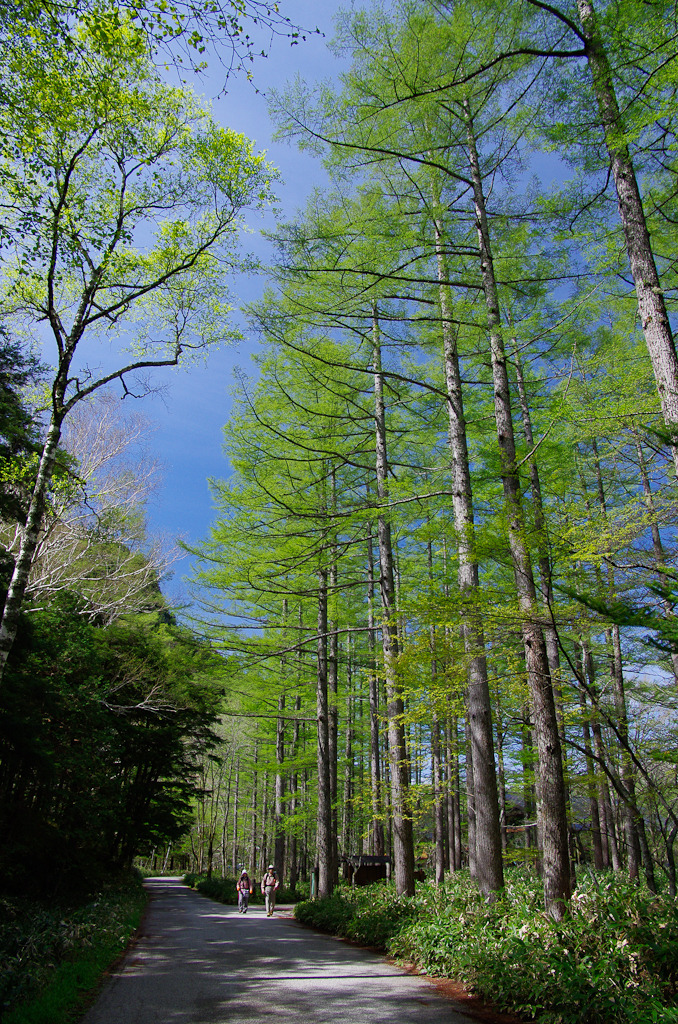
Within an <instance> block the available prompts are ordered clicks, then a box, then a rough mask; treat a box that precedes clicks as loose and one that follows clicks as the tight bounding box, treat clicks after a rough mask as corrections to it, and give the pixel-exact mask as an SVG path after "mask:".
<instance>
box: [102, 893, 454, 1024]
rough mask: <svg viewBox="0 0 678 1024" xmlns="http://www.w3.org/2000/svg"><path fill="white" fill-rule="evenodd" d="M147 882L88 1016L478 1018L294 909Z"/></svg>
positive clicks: (187, 1021)
mask: <svg viewBox="0 0 678 1024" xmlns="http://www.w3.org/2000/svg"><path fill="white" fill-rule="evenodd" d="M146 884H147V886H148V888H149V889H150V892H151V895H152V900H151V902H150V905H149V909H148V911H147V913H146V916H145V918H144V923H143V925H142V928H141V932H140V935H139V937H138V939H137V941H136V943H135V944H134V945H133V946H132V947H131V948H130V950H129V951H128V953H127V954H126V956H125V957H124V959H123V960H122V961H121V962H120V963H119V964H118V966H117V968H116V969H115V971H114V972H113V974H112V976H111V977H110V978H109V979H108V981H107V982H106V984H105V986H104V988H103V990H102V992H101V995H100V996H99V999H98V1000H97V1002H96V1003H95V1004H94V1006H92V1008H91V1009H90V1010H89V1011H88V1013H87V1014H86V1016H85V1018H84V1020H83V1022H82V1024H263V1022H264V1021H266V1022H268V1024H271V1022H272V1024H288V1022H294V1024H471V1022H470V1018H468V1017H467V1016H465V1015H463V1014H461V1013H459V1012H457V1011H456V1010H455V1008H454V1004H453V1003H452V1002H450V1001H449V1000H447V999H445V998H444V996H441V995H439V994H438V992H437V991H436V990H435V988H434V987H433V985H431V984H430V983H429V982H427V981H426V980H425V979H423V978H418V977H416V976H413V975H409V974H406V973H405V972H404V971H400V970H399V969H398V968H396V967H394V966H392V965H391V964H389V963H387V962H386V960H385V959H384V958H383V957H380V956H378V955H377V954H375V953H371V952H369V951H367V950H363V949H359V948H357V947H355V946H350V945H348V944H346V943H344V942H341V941H340V940H339V939H335V938H332V937H330V936H326V935H319V934H317V933H315V932H313V931H311V930H309V929H306V928H302V927H301V926H300V925H298V924H296V923H295V922H294V921H292V920H290V919H289V918H286V917H285V916H284V911H283V915H282V916H278V912H277V911H276V916H274V917H272V918H267V917H266V913H265V911H264V908H263V907H254V906H250V908H249V910H248V912H247V914H242V915H241V914H238V911H237V909H236V908H235V907H226V906H222V905H221V904H219V903H213V902H212V901H211V900H208V899H206V898H205V897H204V896H201V895H199V894H198V893H196V892H193V891H192V890H191V889H188V888H186V887H185V886H184V885H182V884H181V882H180V881H179V880H178V879H172V878H151V879H148V880H147V882H146ZM280 909H282V908H280Z"/></svg>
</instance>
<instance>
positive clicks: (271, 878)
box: [261, 864, 280, 917]
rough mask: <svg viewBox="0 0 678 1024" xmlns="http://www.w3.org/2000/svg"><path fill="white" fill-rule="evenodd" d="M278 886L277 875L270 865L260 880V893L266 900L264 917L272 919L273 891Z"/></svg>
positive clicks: (273, 907)
mask: <svg viewBox="0 0 678 1024" xmlns="http://www.w3.org/2000/svg"><path fill="white" fill-rule="evenodd" d="M279 885H280V880H279V878H278V873H277V871H276V870H275V868H274V866H273V865H272V864H269V865H268V868H267V870H266V873H265V875H264V877H263V878H262V879H261V892H262V895H263V896H264V897H265V898H266V917H272V916H273V911H274V910H275V891H276V889H277V888H278V886H279Z"/></svg>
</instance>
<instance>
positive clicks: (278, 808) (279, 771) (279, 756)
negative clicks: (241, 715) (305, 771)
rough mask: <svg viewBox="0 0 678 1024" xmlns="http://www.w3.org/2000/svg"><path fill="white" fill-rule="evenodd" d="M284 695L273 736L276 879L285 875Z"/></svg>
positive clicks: (274, 857)
mask: <svg viewBox="0 0 678 1024" xmlns="http://www.w3.org/2000/svg"><path fill="white" fill-rule="evenodd" d="M284 716H285V693H284V692H281V693H280V694H279V695H278V717H277V720H276V736H275V798H274V801H275V802H274V809H273V816H274V830H275V831H274V835H275V842H274V846H273V851H274V852H273V860H274V862H275V866H276V870H277V872H278V877H279V878H283V877H284V875H285V833H284V831H283V816H284V805H283V800H284V795H285V774H284V771H285V717H284Z"/></svg>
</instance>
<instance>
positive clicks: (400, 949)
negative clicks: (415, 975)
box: [295, 870, 678, 1024]
mask: <svg viewBox="0 0 678 1024" xmlns="http://www.w3.org/2000/svg"><path fill="white" fill-rule="evenodd" d="M542 907H543V891H542V886H541V883H540V882H539V881H538V880H534V879H532V878H528V877H526V876H524V875H522V874H521V873H520V872H519V871H517V870H516V871H515V872H512V873H510V874H509V876H508V881H507V886H506V890H505V892H504V894H503V895H502V896H501V897H500V898H499V899H497V900H496V901H495V902H493V903H489V902H488V901H487V900H485V899H484V898H483V897H482V896H481V895H480V894H479V892H478V890H477V888H476V886H475V885H474V883H473V882H472V881H471V879H470V878H469V877H468V875H467V874H464V873H459V874H458V875H457V876H455V878H454V879H453V880H452V881H450V882H449V883H447V884H446V885H445V886H444V887H440V888H438V887H436V886H435V885H433V884H431V883H419V884H418V885H417V895H416V897H415V898H413V899H405V898H403V897H398V896H397V895H396V893H395V891H394V889H393V887H392V886H387V885H384V884H382V883H378V884H377V885H373V886H368V887H366V888H361V889H353V890H351V889H337V890H336V891H335V893H334V894H333V895H332V896H331V897H329V898H328V899H322V900H311V901H308V902H304V903H300V904H299V905H298V906H297V907H296V909H295V916H296V917H297V919H298V920H299V921H300V922H302V923H305V924H310V925H312V926H314V927H316V928H319V929H321V930H323V931H327V932H331V933H332V934H335V935H340V936H343V937H345V938H348V939H353V940H354V941H358V942H361V943H363V944H365V945H370V946H376V947H378V948H381V949H387V950H388V951H389V952H391V953H392V954H394V955H395V956H396V957H397V958H398V959H399V960H400V961H401V962H411V963H415V964H416V965H417V966H418V967H419V968H420V969H423V970H425V971H426V972H427V973H428V974H432V975H438V976H443V977H452V978H455V979H456V980H458V981H461V982H463V983H464V984H465V985H466V986H467V987H468V988H469V989H470V990H472V991H474V992H476V993H477V994H479V995H480V996H482V997H483V998H484V999H487V1000H488V1001H491V1002H492V1003H493V1004H494V1005H495V1006H496V1007H497V1008H499V1009H504V1010H508V1011H511V1012H513V1013H518V1014H524V1015H525V1016H528V1017H530V1018H534V1019H535V1020H536V1021H537V1022H539V1024H622V1022H624V1024H626V1022H628V1021H630V1020H632V1021H633V1022H634V1024H678V904H677V903H676V901H675V900H674V899H672V898H671V897H669V896H655V895H653V894H652V893H650V892H648V891H647V890H646V889H644V888H642V887H638V886H634V885H631V884H630V883H628V882H626V881H624V880H622V879H621V878H619V877H613V876H609V875H608V876H604V877H603V878H602V879H600V878H599V879H595V878H593V877H590V876H585V877H583V878H582V880H581V882H580V884H579V887H578V889H577V891H576V893H575V895H574V897H573V899H572V904H571V908H570V913H569V914H568V915H567V917H566V918H565V920H564V921H562V922H559V923H556V922H554V921H553V920H552V919H551V918H549V917H548V916H547V915H546V914H545V913H544V912H543V909H542Z"/></svg>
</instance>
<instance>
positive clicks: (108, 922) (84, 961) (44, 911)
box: [0, 876, 146, 1024]
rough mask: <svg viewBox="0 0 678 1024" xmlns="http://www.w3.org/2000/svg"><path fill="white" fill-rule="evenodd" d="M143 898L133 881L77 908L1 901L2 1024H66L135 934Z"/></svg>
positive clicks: (122, 882)
mask: <svg viewBox="0 0 678 1024" xmlns="http://www.w3.org/2000/svg"><path fill="white" fill-rule="evenodd" d="M145 905H146V893H145V891H144V890H143V888H142V886H141V880H140V879H139V878H138V877H137V876H131V877H129V876H128V877H126V878H125V879H124V880H119V881H118V882H117V883H115V884H111V885H109V886H108V887H107V888H106V889H105V890H103V891H102V892H100V893H99V894H98V895H97V896H96V897H95V898H93V899H90V900H89V901H88V902H87V903H84V904H80V905H77V906H63V905H61V906H59V905H54V904H50V906H49V907H47V906H45V905H44V904H42V903H40V902H37V901H34V900H33V901H27V900H24V899H20V898H14V897H13V898H5V899H2V900H1V901H0V1011H1V1012H0V1016H2V1020H3V1024H65V1022H66V1021H68V1020H72V1019H73V1016H72V1015H73V1013H74V1011H75V1010H76V1009H77V1007H78V1006H80V1005H81V1003H82V1000H83V998H84V997H85V996H86V995H87V993H88V992H89V991H91V990H92V989H93V988H95V987H96V985H97V983H98V981H99V979H100V977H101V975H102V973H103V971H104V970H105V969H106V968H107V967H108V966H109V965H110V964H111V963H112V962H113V960H115V958H116V957H117V956H118V955H119V954H120V953H121V952H122V951H123V950H124V949H125V947H126V945H127V942H128V940H129V937H130V935H131V934H132V933H133V932H134V930H135V929H136V928H137V927H138V924H139V920H140V918H141V914H142V911H143V908H144V906H145Z"/></svg>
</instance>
